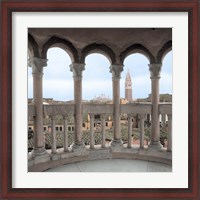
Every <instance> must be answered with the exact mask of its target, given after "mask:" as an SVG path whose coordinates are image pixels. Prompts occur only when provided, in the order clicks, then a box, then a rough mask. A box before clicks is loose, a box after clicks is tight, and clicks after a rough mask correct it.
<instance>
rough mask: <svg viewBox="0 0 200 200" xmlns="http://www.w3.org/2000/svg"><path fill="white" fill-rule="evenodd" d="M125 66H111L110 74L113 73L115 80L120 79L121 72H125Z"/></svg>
mask: <svg viewBox="0 0 200 200" xmlns="http://www.w3.org/2000/svg"><path fill="white" fill-rule="evenodd" d="M123 67H124V65H111V66H110V72H111V73H112V77H113V79H120V78H121V72H122V71H123Z"/></svg>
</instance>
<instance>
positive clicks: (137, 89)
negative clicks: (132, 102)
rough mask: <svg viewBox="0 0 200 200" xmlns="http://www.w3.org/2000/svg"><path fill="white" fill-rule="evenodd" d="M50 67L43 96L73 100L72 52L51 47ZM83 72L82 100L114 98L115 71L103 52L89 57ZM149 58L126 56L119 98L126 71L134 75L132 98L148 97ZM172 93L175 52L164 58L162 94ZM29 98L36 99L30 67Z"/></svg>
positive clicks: (45, 78)
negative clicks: (113, 82)
mask: <svg viewBox="0 0 200 200" xmlns="http://www.w3.org/2000/svg"><path fill="white" fill-rule="evenodd" d="M47 58H48V62H47V67H45V68H44V70H43V72H44V76H43V97H44V98H53V99H55V100H60V101H69V100H73V99H74V92H73V77H72V72H71V71H70V68H69V65H70V64H71V60H70V57H69V55H68V54H67V53H66V52H65V51H63V50H62V49H59V48H51V49H49V50H48V53H47ZM85 63H86V66H85V70H84V71H83V80H82V99H83V100H91V99H93V98H95V97H98V96H101V95H102V94H104V95H105V96H106V97H109V98H110V99H112V74H111V73H110V72H109V66H110V63H109V61H108V59H107V58H106V57H105V56H103V55H101V54H96V53H95V54H91V55H88V56H87V57H86V61H85ZM148 64H149V61H148V59H147V58H146V57H145V56H143V55H142V54H138V53H137V54H132V55H130V56H128V57H127V58H126V59H125V62H124V70H123V72H122V73H121V80H120V97H121V98H124V97H125V77H126V74H127V71H129V72H130V74H131V77H132V89H133V99H136V98H146V97H148V95H149V94H150V93H151V79H150V72H149V67H148ZM164 93H169V94H172V51H170V52H169V53H168V54H167V55H166V56H165V58H164V60H163V65H162V70H161V78H160V94H164ZM28 98H33V79H32V70H31V68H30V67H29V68H28Z"/></svg>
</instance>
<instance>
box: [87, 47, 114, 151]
mask: <svg viewBox="0 0 200 200" xmlns="http://www.w3.org/2000/svg"><path fill="white" fill-rule="evenodd" d="M94 51H95V50H94ZM96 51H97V50H96ZM85 64H86V65H85V71H84V73H83V99H84V102H86V103H89V104H93V105H95V109H96V110H95V112H96V113H87V112H83V137H84V139H85V144H90V146H91V147H92V148H93V146H94V144H95V145H101V146H102V147H105V146H106V145H107V144H108V143H109V142H110V140H109V139H110V138H112V124H113V120H112V118H113V117H112V114H111V113H110V114H105V113H104V114H101V112H102V105H105V104H108V105H110V104H112V74H111V73H110V72H109V67H110V62H109V60H108V59H107V58H106V56H104V55H102V54H99V53H92V54H89V55H88V56H87V57H86V59H85ZM98 110H99V112H100V113H98ZM88 136H90V137H92V140H90V137H88Z"/></svg>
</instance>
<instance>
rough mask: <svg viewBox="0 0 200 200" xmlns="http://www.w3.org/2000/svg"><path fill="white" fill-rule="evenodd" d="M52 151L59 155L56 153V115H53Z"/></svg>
mask: <svg viewBox="0 0 200 200" xmlns="http://www.w3.org/2000/svg"><path fill="white" fill-rule="evenodd" d="M50 118H51V149H52V154H55V153H57V152H56V130H55V128H56V122H55V118H56V116H55V115H51V116H50Z"/></svg>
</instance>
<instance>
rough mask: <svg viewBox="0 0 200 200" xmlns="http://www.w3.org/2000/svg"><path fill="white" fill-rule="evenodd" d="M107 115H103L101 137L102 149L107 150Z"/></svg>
mask: <svg viewBox="0 0 200 200" xmlns="http://www.w3.org/2000/svg"><path fill="white" fill-rule="evenodd" d="M105 125H106V122H105V115H104V114H102V115H101V135H102V142H101V147H102V148H105V147H106V133H105V127H106V126H105Z"/></svg>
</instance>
